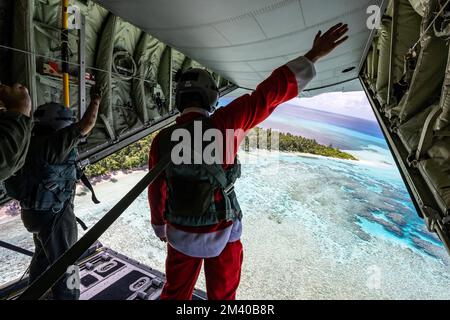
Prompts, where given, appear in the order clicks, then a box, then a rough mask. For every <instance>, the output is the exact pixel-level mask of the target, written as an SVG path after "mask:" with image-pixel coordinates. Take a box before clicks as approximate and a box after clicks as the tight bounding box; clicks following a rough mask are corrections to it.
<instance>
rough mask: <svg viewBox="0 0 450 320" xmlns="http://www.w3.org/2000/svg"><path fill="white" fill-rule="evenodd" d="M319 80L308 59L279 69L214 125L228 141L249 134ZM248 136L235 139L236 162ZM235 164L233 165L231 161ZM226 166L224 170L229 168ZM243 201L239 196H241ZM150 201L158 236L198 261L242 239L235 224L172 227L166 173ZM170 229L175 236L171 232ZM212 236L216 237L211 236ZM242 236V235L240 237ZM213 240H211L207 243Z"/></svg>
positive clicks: (190, 114)
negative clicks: (167, 208) (230, 134)
mask: <svg viewBox="0 0 450 320" xmlns="http://www.w3.org/2000/svg"><path fill="white" fill-rule="evenodd" d="M314 76H315V69H314V65H313V64H312V63H311V62H310V61H309V60H308V59H306V58H305V57H300V58H298V59H296V60H293V61H291V62H290V63H288V64H287V65H285V66H282V67H280V68H278V69H276V70H275V71H274V72H273V73H272V75H271V76H270V77H269V78H267V79H266V80H265V81H263V82H262V83H261V84H259V85H258V87H257V88H256V90H255V91H254V92H253V93H252V94H246V95H243V96H241V97H240V98H237V99H236V100H234V101H233V102H231V103H230V104H229V105H227V106H226V107H223V108H220V109H218V110H217V111H216V112H214V113H213V114H212V115H211V120H212V123H213V125H214V126H215V127H216V128H217V129H219V130H220V131H221V132H222V135H223V136H224V137H226V130H227V129H233V130H235V131H237V130H239V131H240V132H248V131H249V130H250V129H252V128H254V127H256V126H257V125H258V124H260V123H261V122H263V121H264V120H265V119H267V118H268V117H269V116H270V115H271V114H272V112H273V111H274V110H275V108H276V107H277V106H278V105H280V104H281V103H283V102H286V101H288V100H291V99H293V98H295V97H297V96H298V94H299V92H300V91H301V90H302V89H304V88H305V87H306V85H307V84H308V83H309V82H310V81H311V80H312V78H313V77H314ZM203 112H204V111H202V110H201V109H197V110H195V109H191V110H189V109H188V110H185V112H183V114H182V115H181V116H180V117H178V118H177V119H176V122H177V123H185V122H188V121H192V120H193V119H195V118H196V117H199V116H200V114H199V113H203ZM158 138H159V137H158V135H157V136H156V137H155V139H154V141H153V143H152V146H151V149H150V155H149V168H150V169H151V168H152V167H153V166H155V165H156V163H157V162H158V160H159V158H160V155H159V154H158V148H157V145H158ZM244 138H245V135H243V134H242V135H237V136H235V141H234V143H233V145H232V146H227V145H226V141H224V145H225V148H229V149H230V148H231V149H233V150H232V153H231V151H230V150H229V149H227V152H228V153H231V155H232V157H233V160H234V157H235V156H236V154H237V152H238V149H239V146H240V144H241V142H242V141H243V139H244ZM231 162H232V161H231ZM226 163H230V161H228V162H225V164H224V168H225V169H226V168H227V164H226ZM238 197H239V195H238ZM148 200H149V204H150V209H151V223H152V227H153V229H154V231H155V233H156V235H157V236H158V237H160V238H163V237H166V236H167V237H168V240H169V243H170V244H171V245H172V246H173V247H174V248H175V249H178V250H179V251H181V252H183V253H185V254H188V255H191V256H198V257H205V258H206V257H210V256H215V255H216V254H217V253H218V254H220V251H221V249H223V247H224V246H225V245H226V243H227V242H228V241H236V240H238V238H239V237H240V232H241V226H234V228H233V226H232V224H233V222H232V221H223V222H221V223H219V224H217V225H213V226H207V227H182V226H178V225H170V224H169V225H168V226H166V224H167V221H166V220H165V219H164V210H165V205H166V200H167V186H166V182H165V177H164V173H163V174H161V175H160V176H159V177H158V178H157V179H156V180H155V181H154V182H153V183H152V184H151V185H150V186H149V188H148ZM168 228H170V230H171V232H170V233H169V232H168ZM226 229H234V230H233V231H234V232H231V234H233V235H232V236H230V232H225V230H226ZM212 233H216V234H215V235H214V236H211V234H212ZM236 233H238V234H236ZM205 237H210V239H205ZM206 240H207V242H206V243H210V242H211V241H212V242H214V243H212V244H211V246H212V247H209V248H199V247H198V246H199V244H201V245H200V246H204V245H203V244H204V243H205V241H206Z"/></svg>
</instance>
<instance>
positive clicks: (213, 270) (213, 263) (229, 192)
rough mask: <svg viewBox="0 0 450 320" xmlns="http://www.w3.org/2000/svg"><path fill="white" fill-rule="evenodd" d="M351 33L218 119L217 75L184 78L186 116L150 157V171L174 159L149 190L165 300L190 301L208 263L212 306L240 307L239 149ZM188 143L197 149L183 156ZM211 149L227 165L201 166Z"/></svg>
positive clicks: (334, 34)
mask: <svg viewBox="0 0 450 320" xmlns="http://www.w3.org/2000/svg"><path fill="white" fill-rule="evenodd" d="M347 32H348V26H347V25H346V24H342V23H340V24H337V25H336V26H334V27H332V28H331V29H330V30H328V31H327V32H326V33H324V34H322V33H321V32H320V31H319V32H318V34H317V36H316V37H315V39H314V44H313V47H312V49H311V50H310V51H309V52H308V53H306V54H305V55H304V56H301V57H299V58H297V59H295V60H293V61H291V62H289V63H287V64H286V65H284V66H282V67H280V68H278V69H276V70H275V71H273V73H272V75H271V76H270V77H269V78H267V79H266V80H265V81H263V82H262V83H261V84H259V85H258V87H257V88H256V90H255V91H254V92H253V93H252V94H246V95H244V96H242V97H240V98H238V99H236V100H234V101H233V102H231V103H230V104H229V105H228V106H226V107H223V108H220V109H218V110H217V111H215V112H213V110H214V107H215V105H216V103H217V100H218V97H219V92H218V89H217V86H216V83H215V81H214V79H213V78H212V77H211V75H210V74H209V73H208V72H207V71H205V70H202V69H190V70H188V71H186V72H185V73H184V74H183V75H181V77H180V79H179V80H178V84H177V91H176V107H177V108H178V110H179V111H180V112H181V115H180V116H179V117H178V118H177V119H176V124H175V125H173V126H171V127H169V128H167V129H164V130H162V131H161V132H160V133H159V134H158V135H157V136H156V137H155V139H154V140H153V143H152V146H151V150H150V155H149V167H150V169H151V168H152V167H154V166H155V165H156V164H157V163H158V161H159V160H160V159H161V158H162V157H163V156H164V155H167V154H171V163H170V164H169V166H168V167H167V168H166V169H165V171H164V172H163V173H162V174H161V175H160V176H159V177H158V178H157V179H156V180H155V181H154V182H153V183H152V184H151V185H150V186H149V188H148V199H149V204H150V209H151V223H152V227H153V230H154V232H155V234H156V235H157V237H159V238H160V239H161V241H165V242H168V245H167V248H168V249H167V250H168V251H167V260H166V283H165V285H164V288H163V291H162V294H161V299H177V300H189V299H191V298H192V293H193V290H194V286H195V283H196V281H197V278H198V275H199V273H200V269H201V266H202V263H204V270H205V276H206V291H207V295H208V299H210V300H233V299H235V297H236V290H237V288H238V286H239V281H240V276H241V266H242V260H243V248H242V243H241V241H240V238H241V233H242V221H241V220H242V212H241V209H240V207H239V203H238V201H237V198H236V194H235V192H234V188H233V184H234V182H235V181H236V179H237V178H239V176H240V164H239V161H238V160H237V156H236V154H237V151H238V148H239V145H240V143H241V142H242V140H243V139H244V137H245V133H247V132H248V131H249V130H250V129H252V128H254V127H256V126H257V125H258V124H260V123H261V122H262V121H264V120H265V119H267V118H268V117H269V116H270V114H271V113H272V112H273V111H274V110H275V108H276V107H277V106H278V105H280V104H281V103H283V102H286V101H288V100H291V99H293V98H295V97H297V96H298V95H299V93H300V92H301V91H302V90H303V89H304V88H305V87H306V86H307V85H308V83H309V82H310V81H311V80H312V79H313V78H314V76H315V74H316V72H315V67H314V63H315V62H316V61H317V60H318V59H320V58H322V57H324V56H326V55H328V54H329V53H330V52H332V51H333V50H334V49H335V48H336V47H337V46H339V45H340V44H341V43H343V42H344V41H345V40H347V38H348V36H346V33H347ZM211 129H213V131H211ZM214 130H215V131H214ZM230 130H232V131H231V132H234V134H233V135H231V139H230V134H229V132H230ZM217 131H218V132H219V133H221V134H217ZM227 132H228V134H227ZM236 132H238V133H237V134H236ZM205 137H209V138H207V139H205ZM212 137H214V139H213V138H212ZM202 138H203V139H202ZM198 139H200V142H198V141H191V140H198ZM181 140H182V141H183V142H185V144H187V141H189V142H192V144H193V147H192V146H191V144H190V143H189V147H187V148H183V145H182V143H181V142H180V141H181ZM204 140H209V141H206V142H205V141H204ZM219 140H221V141H219ZM212 141H213V142H214V143H216V147H217V148H216V149H214V150H215V151H214V152H211V155H212V156H213V158H214V159H216V160H217V157H219V158H220V160H223V161H219V162H218V161H207V160H206V159H203V157H201V159H200V162H198V155H204V154H206V150H207V149H208V148H210V146H209V147H208V143H211V142H212ZM220 147H224V151H223V152H221V151H220ZM208 150H211V149H208ZM196 157H197V159H196ZM180 159H181V160H180ZM196 160H197V162H196Z"/></svg>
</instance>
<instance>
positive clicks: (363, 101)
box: [288, 91, 376, 121]
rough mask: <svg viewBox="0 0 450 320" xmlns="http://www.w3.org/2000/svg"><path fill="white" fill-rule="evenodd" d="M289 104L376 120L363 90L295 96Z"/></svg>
mask: <svg viewBox="0 0 450 320" xmlns="http://www.w3.org/2000/svg"><path fill="white" fill-rule="evenodd" d="M288 104H289V105H298V106H302V107H305V108H309V109H315V110H321V111H326V112H331V113H337V114H342V115H346V116H351V117H355V118H361V119H366V120H370V121H376V118H375V115H374V114H373V111H372V108H371V106H370V104H369V101H368V99H367V97H366V95H365V93H364V92H363V91H352V92H330V93H324V94H321V95H318V96H315V97H312V98H294V99H293V100H291V101H289V102H288Z"/></svg>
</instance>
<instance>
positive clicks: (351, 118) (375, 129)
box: [220, 91, 387, 151]
mask: <svg viewBox="0 0 450 320" xmlns="http://www.w3.org/2000/svg"><path fill="white" fill-rule="evenodd" d="M230 101H232V99H230V98H228V99H221V101H220V105H221V106H222V105H226V104H227V103H229V102H230ZM259 126H260V127H262V128H266V129H267V128H272V129H276V130H279V131H281V132H285V133H287V132H289V133H292V134H294V135H298V136H302V137H305V138H309V139H315V140H316V141H317V142H319V143H321V144H324V145H330V144H331V145H333V146H335V147H338V148H340V149H341V150H356V151H360V150H363V149H364V148H367V147H368V146H375V147H378V148H382V149H387V145H386V142H385V140H384V137H383V134H382V132H381V129H380V127H379V125H378V123H377V121H376V118H375V115H374V114H373V111H372V108H371V106H370V104H369V101H368V99H367V97H366V95H365V93H364V92H363V91H354V92H330V93H324V94H321V95H317V96H314V97H311V98H295V99H292V100H290V101H288V102H286V103H283V104H281V105H280V106H278V107H277V108H276V109H275V111H274V112H273V113H272V115H271V116H270V117H269V118H268V119H267V120H265V121H264V122H263V123H261V124H260V125H259Z"/></svg>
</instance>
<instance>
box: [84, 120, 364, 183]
mask: <svg viewBox="0 0 450 320" xmlns="http://www.w3.org/2000/svg"><path fill="white" fill-rule="evenodd" d="M155 135H156V133H153V134H151V135H150V136H148V137H146V138H143V139H141V140H139V141H137V142H135V143H133V144H131V145H129V146H127V147H125V148H123V149H122V150H120V151H118V152H116V153H114V154H112V155H110V156H108V157H106V158H104V159H102V160H100V161H99V162H97V163H95V164H91V165H89V166H88V167H87V168H86V170H85V173H86V175H87V176H88V177H98V176H101V175H105V174H108V173H109V172H111V171H119V170H134V169H140V168H143V167H145V166H147V164H148V153H149V150H150V145H151V142H152V141H153V138H154V137H155ZM252 135H253V136H256V137H258V139H256V141H261V140H264V139H266V137H267V143H258V142H257V143H256V146H255V147H256V148H259V149H268V150H271V141H272V138H271V135H272V130H271V129H263V128H255V129H254V130H253V131H252V132H251V133H250V135H249V138H246V139H245V141H244V143H243V149H244V150H245V151H250V149H251V148H250V145H251V142H250V140H251V139H252ZM261 137H263V138H261ZM279 151H282V152H298V153H308V154H313V155H318V156H324V157H330V158H337V159H345V160H358V159H357V158H355V157H354V156H352V155H351V154H349V153H346V152H344V151H341V150H339V149H338V148H334V147H333V146H332V145H329V146H326V145H323V144H320V143H318V142H317V141H316V140H315V139H307V138H304V137H301V136H296V135H293V134H291V133H282V132H280V133H279Z"/></svg>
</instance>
